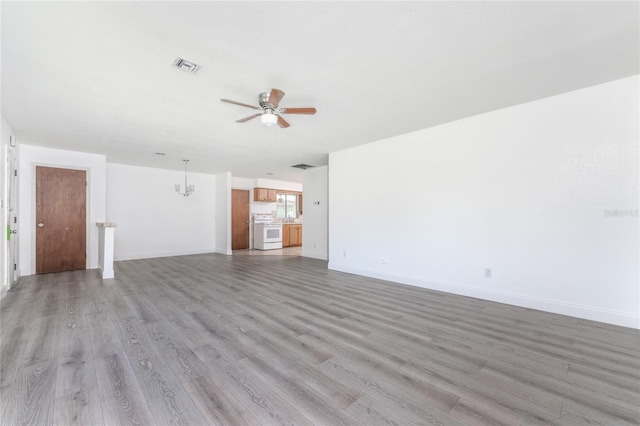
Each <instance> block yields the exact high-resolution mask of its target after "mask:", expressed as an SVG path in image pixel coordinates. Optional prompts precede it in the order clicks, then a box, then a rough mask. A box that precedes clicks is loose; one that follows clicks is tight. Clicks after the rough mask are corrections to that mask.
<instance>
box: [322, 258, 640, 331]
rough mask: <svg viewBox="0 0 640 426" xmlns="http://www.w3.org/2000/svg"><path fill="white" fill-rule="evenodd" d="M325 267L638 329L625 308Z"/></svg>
mask: <svg viewBox="0 0 640 426" xmlns="http://www.w3.org/2000/svg"><path fill="white" fill-rule="evenodd" d="M328 268H329V269H330V270H333V271H339V272H346V273H349V274H355V275H362V276H365V277H369V278H377V279H381V280H386V281H391V282H395V283H399V284H407V285H411V286H415V287H421V288H426V289H429V290H436V291H442V292H446V293H451V294H457V295H460V296H467V297H474V298H477V299H482V300H489V301H492V302H498V303H505V304H508V305H514V306H520V307H523V308H529V309H536V310H540V311H545V312H551V313H554V314H560V315H568V316H572V317H576V318H583V319H588V320H592V321H599V322H604V323H609V324H614V325H619V326H622V327H630V328H636V329H640V316H636V315H634V314H632V313H628V312H620V311H612V310H608V309H602V308H597V307H593V306H586V305H577V304H574V303H567V302H563V301H560V300H551V299H543V298H540V297H532V296H527V295H523V294H516V293H510V292H504V291H496V290H487V289H483V288H478V287H473V286H468V285H464V284H456V283H450V282H445V281H437V280H429V279H425V278H422V277H417V276H411V275H401V274H390V273H384V272H377V271H372V270H368V269H360V268H353V267H350V266H347V265H344V264H340V263H336V262H329V266H328Z"/></svg>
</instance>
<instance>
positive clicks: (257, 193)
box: [253, 188, 278, 203]
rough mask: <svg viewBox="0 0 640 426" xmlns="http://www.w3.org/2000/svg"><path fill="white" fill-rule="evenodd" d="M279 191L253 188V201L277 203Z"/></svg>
mask: <svg viewBox="0 0 640 426" xmlns="http://www.w3.org/2000/svg"><path fill="white" fill-rule="evenodd" d="M277 199H278V198H277V190H275V189H271V188H253V201H264V202H267V203H275V202H276V201H277Z"/></svg>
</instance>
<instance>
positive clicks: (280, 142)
mask: <svg viewBox="0 0 640 426" xmlns="http://www.w3.org/2000/svg"><path fill="white" fill-rule="evenodd" d="M0 13H1V16H2V39H1V43H2V58H1V59H2V62H1V66H2V68H1V71H2V74H1V78H2V94H1V96H2V115H3V116H4V118H5V119H6V121H7V122H8V124H9V125H10V126H11V127H12V129H13V131H14V133H15V135H16V137H17V138H18V140H19V141H21V142H22V143H28V144H36V145H43V146H49V147H54V148H61V149H70V150H77V151H84V152H92V153H101V154H105V155H106V156H107V160H108V161H110V162H117V163H126V164H135V165H141V166H150V167H160V168H168V169H178V170H180V169H181V168H182V166H183V164H182V161H181V160H182V158H189V159H190V160H191V162H190V163H189V164H190V171H199V172H205V173H219V172H223V171H231V172H232V173H233V175H234V176H242V177H254V178H255V177H259V178H272V179H278V180H287V181H296V182H300V181H301V179H302V172H301V171H299V170H297V169H292V168H291V167H290V166H291V165H294V164H298V163H307V164H312V165H323V164H326V163H327V154H328V153H329V152H333V151H337V150H340V149H344V148H348V147H352V146H356V145H360V144H363V143H367V142H371V141H375V140H379V139H382V138H386V137H390V136H394V135H398V134H402V133H407V132H411V131H415V130H418V129H423V128H427V127H430V126H435V125H438V124H441V123H445V122H449V121H453V120H457V119H460V118H463V117H468V116H471V115H475V114H479V113H483V112H487V111H491V110H495V109H498V108H503V107H506V106H510V105H515V104H519V103H523V102H527V101H531V100H534V99H539V98H543V97H547V96H552V95H555V94H559V93H563V92H567V91H571V90H575V89H579V88H582V87H587V86H591V85H594V84H599V83H603V82H606V81H610V80H615V79H618V78H622V77H626V76H630V75H634V74H638V73H639V57H638V51H639V23H638V21H639V20H638V16H639V3H638V2H635V1H632V2H611V1H603V2H592V1H587V2H582V1H570V2H520V1H517V2H502V1H498V2H55V1H54V2H28V1H21V2H9V1H2V3H1V11H0ZM177 56H180V57H183V58H185V59H188V60H190V61H193V62H196V63H198V64H200V65H201V66H202V68H201V69H200V70H199V71H198V72H197V73H195V74H189V73H186V72H184V71H181V70H178V69H176V68H173V67H172V63H173V61H174V59H175V58H176V57H177ZM271 87H277V88H280V89H282V90H284V91H285V92H286V95H285V97H284V99H283V101H282V102H281V106H284V107H286V106H291V107H294V106H301V107H302V106H315V107H316V108H317V109H318V113H317V114H316V115H315V116H305V115H288V116H287V117H286V118H287V120H288V121H289V122H290V123H291V127H289V128H287V129H280V128H266V127H263V126H261V125H260V122H259V119H255V120H252V121H249V122H247V123H244V124H238V123H235V122H234V121H235V120H237V119H239V118H242V117H245V116H247V115H250V114H252V113H253V112H254V110H251V109H248V108H243V107H240V106H236V105H231V104H225V103H222V102H220V98H230V99H233V100H237V101H240V102H244V103H250V104H256V103H257V96H258V93H259V92H261V91H264V90H265V89H268V88H271ZM155 152H165V153H166V155H165V156H164V157H161V156H158V155H155V154H154V153H155ZM266 173H273V175H269V176H267V175H266Z"/></svg>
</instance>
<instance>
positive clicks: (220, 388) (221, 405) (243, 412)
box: [182, 376, 261, 426]
mask: <svg viewBox="0 0 640 426" xmlns="http://www.w3.org/2000/svg"><path fill="white" fill-rule="evenodd" d="M182 386H184V388H185V389H186V391H187V392H188V393H189V396H191V399H192V400H193V402H195V404H196V405H197V406H198V408H199V409H200V412H201V413H202V414H203V415H204V416H205V418H206V420H207V423H208V424H215V425H229V426H231V425H238V426H250V425H256V426H257V425H260V424H261V423H260V422H259V421H258V420H257V419H256V418H255V417H254V416H253V415H252V414H251V413H250V412H249V410H247V409H246V407H245V406H244V405H243V404H242V403H240V402H239V401H238V400H237V399H235V398H234V397H233V396H232V395H231V394H230V392H228V391H227V389H226V388H225V387H224V384H220V383H218V382H217V381H216V377H215V376H200V377H198V378H195V379H193V380H190V381H188V382H185V383H183V384H182Z"/></svg>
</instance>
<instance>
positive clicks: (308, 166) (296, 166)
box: [291, 164, 315, 170]
mask: <svg viewBox="0 0 640 426" xmlns="http://www.w3.org/2000/svg"><path fill="white" fill-rule="evenodd" d="M291 167H295V168H296V169H302V170H307V169H310V168H312V167H315V166H310V165H308V164H296V165H295V166H291Z"/></svg>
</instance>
